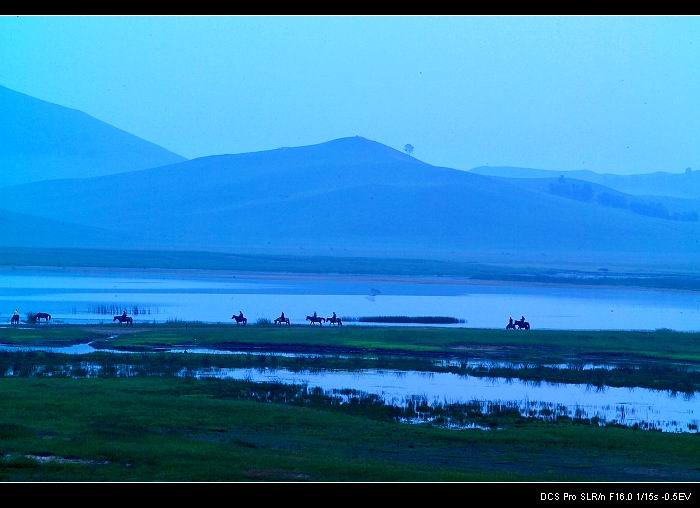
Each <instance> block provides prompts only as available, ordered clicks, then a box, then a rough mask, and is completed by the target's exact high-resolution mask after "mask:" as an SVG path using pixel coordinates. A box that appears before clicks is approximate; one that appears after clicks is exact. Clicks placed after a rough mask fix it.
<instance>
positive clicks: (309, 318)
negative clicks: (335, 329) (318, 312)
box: [306, 316, 326, 326]
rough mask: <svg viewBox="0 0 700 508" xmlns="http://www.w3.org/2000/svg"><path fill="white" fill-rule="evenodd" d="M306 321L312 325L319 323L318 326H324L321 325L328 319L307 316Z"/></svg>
mask: <svg viewBox="0 0 700 508" xmlns="http://www.w3.org/2000/svg"><path fill="white" fill-rule="evenodd" d="M306 320H307V321H309V324H310V325H313V324H314V323H318V326H323V325H322V324H321V323H323V322H325V321H326V318H322V317H314V316H306Z"/></svg>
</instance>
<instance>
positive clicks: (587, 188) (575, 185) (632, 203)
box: [549, 176, 700, 222]
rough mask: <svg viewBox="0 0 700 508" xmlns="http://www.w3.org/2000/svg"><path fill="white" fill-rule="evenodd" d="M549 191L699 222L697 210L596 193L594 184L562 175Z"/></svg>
mask: <svg viewBox="0 0 700 508" xmlns="http://www.w3.org/2000/svg"><path fill="white" fill-rule="evenodd" d="M549 192H550V193H552V194H556V195H558V196H562V197H566V198H569V199H576V200H578V201H585V202H593V201H595V202H597V203H599V204H601V205H603V206H611V207H613V208H622V209H625V210H629V211H631V212H633V213H636V214H639V215H646V216H647V217H656V218H659V219H667V220H676V221H687V222H697V221H698V220H699V219H700V217H698V213H697V212H695V211H690V212H669V210H668V208H667V207H666V205H664V204H663V203H658V202H655V201H640V200H628V199H627V197H626V196H624V195H623V194H614V193H610V192H600V193H598V194H596V192H595V191H594V190H593V186H591V185H590V184H588V183H585V182H570V181H568V180H566V179H565V178H564V177H563V176H560V177H559V179H558V180H557V181H556V182H552V183H550V184H549Z"/></svg>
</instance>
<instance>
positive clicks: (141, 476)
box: [0, 377, 700, 481]
mask: <svg viewBox="0 0 700 508" xmlns="http://www.w3.org/2000/svg"><path fill="white" fill-rule="evenodd" d="M247 386H249V385H247V384H246V383H244V382H236V381H212V380H209V381H195V380H189V379H188V380H179V379H173V378H153V377H148V378H144V377H139V378H128V379H123V378H122V379H70V378H9V379H0V393H2V405H3V411H2V412H1V413H0V480H2V481H47V480H57V481H65V480H74V481H80V480H82V481H98V480H102V481H105V480H112V481H114V480H141V481H153V480H164V481H196V480H199V481H212V480H233V481H235V480H248V481H262V480H270V481H285V480H286V481H313V480H319V481H329V480H335V481H353V480H356V481H372V480H375V481H379V480H383V481H406V480H419V481H437V480H463V481H475V480H476V481H488V480H503V481H528V480H529V481H532V480H550V481H566V480H569V481H584V480H589V481H590V480H592V481H698V480H699V479H700V469H699V468H698V463H697V457H698V456H699V455H700V448H699V447H700V442H699V441H698V439H697V436H695V435H689V434H669V433H659V432H649V431H639V430H632V429H623V428H615V427H605V428H601V427H597V426H595V425H586V424H578V423H572V422H571V421H567V420H560V421H559V422H557V423H550V422H541V421H525V420H522V419H516V420H512V419H510V418H508V417H504V418H501V419H500V420H498V426H499V430H488V431H481V430H465V431H452V430H445V429H440V428H433V427H423V426H412V425H405V424H399V423H396V422H394V421H390V420H387V419H386V418H385V417H384V416H383V414H382V412H381V411H380V410H378V409H377V410H365V409H360V408H355V407H353V406H351V405H348V406H338V405H335V406H333V405H329V404H326V403H324V402H323V400H321V399H320V398H314V399H309V400H308V402H304V403H301V402H300V403H298V404H296V403H292V404H282V403H276V402H255V401H253V400H248V399H247V397H248V395H247V393H248V388H247ZM262 389H263V390H262V392H264V393H270V392H269V390H272V389H273V388H272V386H270V387H265V386H263V387H262ZM302 406H303V407H302ZM361 411H366V413H365V414H362V413H361Z"/></svg>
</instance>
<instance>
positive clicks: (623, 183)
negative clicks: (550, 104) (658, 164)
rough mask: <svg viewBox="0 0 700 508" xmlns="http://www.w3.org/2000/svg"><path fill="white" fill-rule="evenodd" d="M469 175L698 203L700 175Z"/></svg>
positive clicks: (498, 170) (496, 171)
mask: <svg viewBox="0 0 700 508" xmlns="http://www.w3.org/2000/svg"><path fill="white" fill-rule="evenodd" d="M470 172H471V173H474V174H477V175H485V176H498V177H505V178H558V177H559V176H560V175H564V176H565V177H566V178H575V179H578V180H584V181H587V182H592V183H597V184H599V185H604V186H606V187H610V188H611V189H615V190H618V191H620V192H625V193H627V194H635V195H639V196H645V195H649V196H669V197H676V198H686V199H700V171H692V170H691V171H686V172H683V173H667V172H664V171H657V172H655V173H645V174H638V175H615V174H611V173H595V172H593V171H588V170H574V171H549V170H545V169H532V168H519V167H510V166H502V167H500V166H480V167H478V168H474V169H472V170H471V171H470Z"/></svg>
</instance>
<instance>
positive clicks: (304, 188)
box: [0, 137, 700, 259]
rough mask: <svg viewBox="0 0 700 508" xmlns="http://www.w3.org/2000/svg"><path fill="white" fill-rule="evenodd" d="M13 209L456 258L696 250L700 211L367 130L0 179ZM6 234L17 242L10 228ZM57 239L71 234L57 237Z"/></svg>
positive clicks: (83, 220) (251, 245) (264, 245)
mask: <svg viewBox="0 0 700 508" xmlns="http://www.w3.org/2000/svg"><path fill="white" fill-rule="evenodd" d="M0 201H1V202H2V203H3V206H4V207H5V208H7V209H9V210H12V211H13V212H17V213H25V214H31V215H37V216H42V217H49V218H51V219H53V220H60V221H64V222H70V223H75V224H79V225H82V226H85V227H90V228H99V229H101V230H112V231H114V234H115V235H118V234H119V232H126V233H128V234H130V235H136V236H138V237H139V238H142V239H143V241H144V242H147V243H148V245H149V246H153V245H157V246H158V248H167V249H193V250H206V251H220V252H241V253H242V252H260V253H280V254H310V255H311V254H313V255H318V254H321V255H343V256H348V255H370V256H385V257H389V256H399V257H400V256H406V257H420V258H451V259H462V258H465V257H467V256H470V255H473V254H474V253H477V252H478V253H503V252H504V251H507V252H509V253H512V254H513V255H516V256H517V255H519V254H522V253H556V254H557V255H559V256H563V257H566V256H571V257H576V256H583V255H592V256H600V257H603V258H604V257H606V256H609V255H611V254H613V253H616V254H619V253H628V254H630V255H636V256H642V257H649V256H652V257H653V256H664V255H668V254H669V253H670V254H674V255H678V256H689V257H691V258H692V257H697V256H698V255H700V234H699V233H700V225H699V224H698V223H697V222H687V221H672V220H664V219H661V218H655V217H648V216H643V215H639V214H636V213H633V212H631V211H630V210H626V209H620V208H614V207H604V206H600V205H599V204H596V203H589V202H584V201H578V200H572V199H569V198H567V197H564V196H559V195H553V194H551V193H550V192H546V191H542V190H538V189H528V188H523V187H520V186H517V185H515V184H513V183H511V182H508V181H505V180H501V179H496V178H490V177H486V176H482V175H479V174H475V173H472V172H464V171H458V170H454V169H449V168H440V167H435V166H431V165H429V164H426V163H424V162H421V161H419V160H417V159H415V158H412V157H410V156H408V155H406V154H404V153H401V152H398V151H396V150H393V149H391V148H389V147H387V146H384V145H382V144H380V143H376V142H374V141H370V140H367V139H364V138H361V137H355V138H343V139H338V140H334V141H330V142H327V143H322V144H319V145H312V146H306V147H298V148H282V149H277V150H269V151H264V152H256V153H247V154H238V155H220V156H211V157H203V158H199V159H194V160H191V161H185V162H181V163H177V164H171V165H168V166H163V167H159V168H155V169H148V170H141V171H132V172H128V173H121V174H117V175H109V176H100V177H93V178H83V179H67V180H57V181H51V182H45V183H43V184H42V185H19V186H13V187H8V188H2V189H0ZM0 241H2V243H3V244H5V245H12V243H11V240H9V239H7V238H6V237H5V238H2V240H0ZM54 246H56V247H70V246H72V245H69V244H68V243H67V242H65V241H64V240H62V239H61V238H58V237H57V238H55V244H54Z"/></svg>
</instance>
